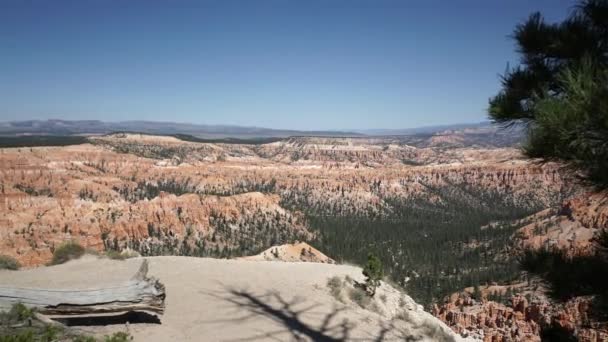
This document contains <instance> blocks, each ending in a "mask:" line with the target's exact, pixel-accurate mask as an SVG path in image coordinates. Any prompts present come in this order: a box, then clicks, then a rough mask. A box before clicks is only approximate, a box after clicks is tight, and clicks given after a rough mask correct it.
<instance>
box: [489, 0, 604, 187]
mask: <svg viewBox="0 0 608 342" xmlns="http://www.w3.org/2000/svg"><path fill="white" fill-rule="evenodd" d="M513 37H514V39H515V41H516V43H517V47H518V52H520V54H521V65H520V66H518V67H516V68H514V69H508V70H507V71H506V73H505V75H503V80H502V90H501V91H500V92H499V93H498V94H497V95H496V96H495V97H493V98H492V99H490V107H489V114H490V118H491V119H492V120H493V121H495V122H498V123H503V124H513V123H515V122H525V123H526V124H527V125H528V126H527V127H528V141H527V144H526V146H525V149H524V150H525V152H526V153H527V154H528V155H529V156H531V157H540V158H545V159H558V160H562V161H566V162H568V163H569V164H570V165H571V166H573V167H576V168H579V169H582V170H585V171H586V172H588V176H589V178H590V179H591V180H592V181H593V182H595V183H596V184H599V185H601V186H606V185H608V172H606V169H607V167H608V1H607V0H586V1H581V2H580V4H579V6H577V8H576V9H575V10H574V11H573V12H572V13H571V15H570V16H569V17H568V18H567V19H566V20H564V21H563V22H561V23H556V24H549V23H546V22H545V20H544V19H543V17H542V15H541V14H540V13H534V14H532V15H531V16H530V18H529V19H528V20H527V21H526V22H524V23H523V24H520V25H518V26H517V27H516V28H515V31H514V34H513Z"/></svg>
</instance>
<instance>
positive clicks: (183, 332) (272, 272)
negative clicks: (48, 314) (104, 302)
mask: <svg viewBox="0 0 608 342" xmlns="http://www.w3.org/2000/svg"><path fill="white" fill-rule="evenodd" d="M147 259H148V260H149V263H150V272H149V273H150V275H152V276H154V277H157V278H159V279H160V281H161V282H163V283H164V284H165V286H166V290H167V298H166V311H165V314H164V315H163V316H161V317H160V319H161V322H162V323H161V324H152V323H146V324H131V325H129V327H128V329H129V331H130V333H131V334H132V335H133V336H134V339H135V341H249V340H258V341H267V340H279V341H292V340H305V341H344V340H359V341H360V340H369V341H371V340H381V341H391V340H404V338H405V337H408V336H409V337H411V338H413V339H414V340H417V341H437V340H439V341H458V340H461V338H460V337H458V336H457V335H455V334H454V333H453V332H452V331H451V330H450V329H449V328H448V327H447V326H446V325H444V324H443V323H441V322H440V321H439V320H437V319H436V318H434V317H432V316H431V315H430V314H429V313H427V312H424V311H423V310H422V309H421V307H420V306H418V305H417V304H416V303H415V302H413V300H412V299H411V298H409V297H408V296H405V295H402V294H400V293H399V292H398V291H397V290H395V289H393V288H392V287H390V286H389V285H387V284H383V285H382V286H381V287H380V289H379V292H378V294H377V296H379V295H382V294H383V295H384V298H385V304H382V305H381V307H380V312H381V313H376V312H372V311H369V310H366V309H363V308H361V307H358V306H357V305H356V304H354V303H352V302H348V301H346V302H345V303H341V302H339V301H338V300H336V299H335V298H334V297H332V295H331V294H330V292H329V289H328V287H327V280H328V279H329V278H331V277H333V276H338V277H344V276H350V277H352V278H354V279H356V280H362V275H361V270H360V269H359V268H357V267H353V266H344V265H330V264H320V263H300V262H298V263H287V262H273V261H244V260H226V259H208V258H191V257H174V256H169V257H151V258H147ZM141 262H142V258H134V259H128V260H126V261H112V260H108V259H97V258H95V257H85V258H83V259H80V260H76V261H71V262H68V263H66V264H63V265H59V266H53V267H42V268H35V269H29V270H23V271H0V286H26V287H31V288H36V287H44V288H51V289H52V288H63V289H66V288H67V289H70V288H72V289H83V288H97V287H100V286H107V285H111V284H114V283H117V282H120V281H121V280H124V279H128V277H130V276H131V275H132V274H133V272H135V270H137V268H138V267H139V265H140V264H141ZM398 310H399V311H401V310H404V311H405V312H407V314H405V315H403V317H402V318H401V319H397V318H395V317H394V316H395V313H396V312H397V311H398ZM82 329H84V330H85V331H89V332H91V333H97V334H107V333H110V332H114V331H120V330H125V326H124V325H122V324H119V325H111V326H105V327H89V326H87V327H82Z"/></svg>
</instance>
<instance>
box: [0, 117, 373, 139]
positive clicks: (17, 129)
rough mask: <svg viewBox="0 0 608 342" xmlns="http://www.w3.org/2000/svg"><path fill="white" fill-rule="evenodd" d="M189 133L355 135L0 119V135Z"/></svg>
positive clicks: (222, 135)
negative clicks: (8, 120) (2, 120)
mask: <svg viewBox="0 0 608 342" xmlns="http://www.w3.org/2000/svg"><path fill="white" fill-rule="evenodd" d="M124 131H127V132H140V133H148V134H160V135H167V134H189V135H192V136H195V137H199V138H228V137H232V138H264V137H289V136H358V135H362V134H361V133H356V132H342V131H302V130H283V129H272V128H263V127H246V126H234V125H201V124H190V123H178V122H158V121H121V122H104V121H99V120H52V119H51V120H27V121H10V122H0V135H24V134H32V135H40V134H47V135H79V134H108V133H112V132H124Z"/></svg>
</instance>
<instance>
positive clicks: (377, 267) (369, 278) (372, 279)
mask: <svg viewBox="0 0 608 342" xmlns="http://www.w3.org/2000/svg"><path fill="white" fill-rule="evenodd" d="M363 275H364V276H365V288H366V290H367V292H368V293H369V294H370V296H372V297H373V296H374V295H375V294H376V288H377V287H378V286H380V280H382V277H384V269H383V268H382V262H381V261H380V259H378V257H377V256H375V255H373V254H369V255H368V256H367V263H366V264H365V266H364V267H363Z"/></svg>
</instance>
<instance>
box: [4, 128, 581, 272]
mask: <svg viewBox="0 0 608 342" xmlns="http://www.w3.org/2000/svg"><path fill="white" fill-rule="evenodd" d="M294 155H298V157H297V158H295V157H294ZM408 158H409V159H408ZM412 160H415V163H412V162H411V161H412ZM0 161H1V163H0V165H1V166H0V174H1V175H2V183H1V185H0V190H1V191H0V204H1V205H2V207H1V208H0V210H1V211H2V215H1V218H0V236H1V237H2V239H0V253H2V254H9V255H11V256H14V257H16V258H17V259H18V260H19V261H20V262H22V263H23V264H24V265H27V266H34V265H40V264H43V263H45V262H47V261H48V260H49V259H50V257H51V254H52V252H53V250H54V248H55V247H56V246H57V245H58V244H60V243H61V242H63V241H66V240H71V239H74V240H78V241H80V242H81V243H82V244H84V245H85V246H86V247H88V248H92V249H96V250H103V249H119V250H120V249H123V248H127V247H129V248H132V249H135V250H137V251H139V252H140V253H142V254H144V255H158V254H185V255H203V256H204V255H215V256H226V257H228V256H234V255H247V254H254V253H258V252H259V251H261V250H262V249H263V248H267V247H268V246H272V245H275V244H278V243H285V242H290V241H294V240H306V239H310V238H311V237H312V236H313V233H312V232H311V231H310V230H309V229H308V228H307V226H306V223H305V222H304V220H303V218H302V215H301V213H299V211H297V210H289V208H291V207H293V206H294V205H297V206H299V207H308V208H319V210H326V211H328V214H336V213H338V214H340V215H348V214H360V215H371V214H374V213H375V214H374V215H382V214H383V213H384V214H390V211H391V210H392V209H391V206H390V205H389V204H388V203H387V202H386V199H387V198H402V199H407V198H411V197H415V196H427V197H428V198H430V200H435V201H442V199H441V198H440V197H436V198H435V199H433V198H434V195H433V193H432V192H431V191H429V189H430V188H437V187H442V186H448V185H450V186H454V184H457V185H458V186H459V187H470V186H472V187H474V189H491V191H493V192H495V193H498V194H501V196H503V197H504V201H517V202H518V203H520V204H521V203H523V205H526V203H528V205H529V206H530V207H535V206H538V205H541V206H546V205H549V204H551V203H554V202H555V201H557V200H559V198H561V197H563V196H564V194H567V193H569V192H570V191H571V189H570V188H569V187H568V186H567V184H566V183H564V181H563V177H562V175H560V173H559V170H558V168H557V167H556V166H555V165H550V164H548V165H543V166H540V165H534V164H531V163H528V162H526V161H524V160H520V159H519V155H518V153H517V151H515V150H513V149H509V148H505V149H490V150H483V149H479V148H474V149H462V148H453V149H447V150H440V149H434V148H415V147H412V146H408V145H404V144H400V143H399V141H395V140H390V139H389V140H382V139H351V138H334V139H328V138H294V139H291V140H289V141H281V142H276V143H270V144H265V145H239V144H207V143H192V142H184V141H181V140H178V139H175V138H167V137H153V136H145V135H144V136H141V135H124V134H123V135H114V136H109V137H101V138H97V139H96V145H93V146H92V145H78V146H71V147H39V148H12V149H2V150H0ZM412 164H416V165H418V164H420V165H418V166H414V165H412ZM462 196H467V194H466V193H465V192H463V193H462ZM479 205H480V206H482V205H483V203H479ZM286 206H287V207H286ZM329 211H331V212H329Z"/></svg>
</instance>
